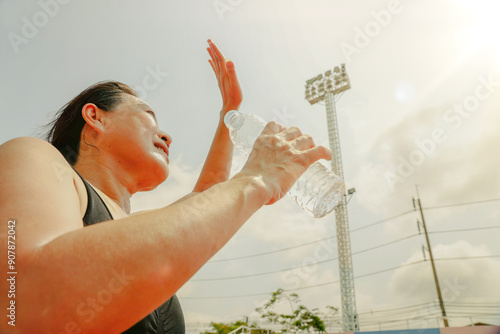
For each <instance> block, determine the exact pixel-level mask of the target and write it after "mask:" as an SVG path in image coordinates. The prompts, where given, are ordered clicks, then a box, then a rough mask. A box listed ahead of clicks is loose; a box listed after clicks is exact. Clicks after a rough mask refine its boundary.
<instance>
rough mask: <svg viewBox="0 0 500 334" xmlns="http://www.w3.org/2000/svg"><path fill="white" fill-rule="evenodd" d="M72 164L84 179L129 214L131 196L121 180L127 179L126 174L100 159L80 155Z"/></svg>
mask: <svg viewBox="0 0 500 334" xmlns="http://www.w3.org/2000/svg"><path fill="white" fill-rule="evenodd" d="M81 158H82V159H80V157H79V159H78V161H77V162H76V163H75V165H74V166H73V167H74V168H75V169H76V170H77V171H78V173H80V174H81V175H82V176H83V178H84V179H85V180H87V181H88V182H90V183H91V184H92V186H94V187H95V188H97V189H99V190H100V191H102V192H103V193H104V194H106V196H108V197H109V198H110V199H111V200H112V201H114V202H115V203H116V204H117V205H118V206H120V208H122V210H123V211H124V212H125V213H127V214H130V197H131V196H132V195H131V193H130V192H129V190H128V189H127V187H126V186H125V185H124V182H123V180H126V179H128V177H127V176H126V175H121V174H120V171H117V170H115V169H111V168H109V167H107V166H105V165H104V164H102V163H101V162H100V161H96V160H93V159H86V158H85V157H81Z"/></svg>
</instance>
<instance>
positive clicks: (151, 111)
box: [139, 102, 158, 124]
mask: <svg viewBox="0 0 500 334" xmlns="http://www.w3.org/2000/svg"><path fill="white" fill-rule="evenodd" d="M139 105H140V106H142V107H145V108H146V110H144V111H145V112H147V113H150V114H151V115H153V118H154V119H155V121H156V124H158V119H156V114H155V112H154V111H153V110H152V109H151V107H150V106H149V105H148V104H147V103H144V102H139Z"/></svg>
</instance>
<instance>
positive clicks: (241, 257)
mask: <svg viewBox="0 0 500 334" xmlns="http://www.w3.org/2000/svg"><path fill="white" fill-rule="evenodd" d="M335 237H336V236H335V235H333V236H329V237H326V238H322V239H318V240H313V241H310V242H306V243H303V244H299V245H295V246H290V247H285V248H280V249H276V250H272V251H268V252H263V253H256V254H250V255H243V256H238V257H231V258H227V259H219V260H212V261H209V262H208V263H211V262H224V261H233V260H240V259H246V258H250V257H257V256H262V255H268V254H273V253H278V252H283V251H286V250H290V249H296V248H300V247H304V246H309V245H313V244H315V243H318V242H320V241H325V240H328V239H332V238H335Z"/></svg>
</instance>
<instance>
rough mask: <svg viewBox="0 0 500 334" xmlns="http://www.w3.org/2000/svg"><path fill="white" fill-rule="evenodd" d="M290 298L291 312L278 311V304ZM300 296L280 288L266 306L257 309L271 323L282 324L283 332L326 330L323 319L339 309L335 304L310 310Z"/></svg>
mask: <svg viewBox="0 0 500 334" xmlns="http://www.w3.org/2000/svg"><path fill="white" fill-rule="evenodd" d="M284 299H286V300H288V302H289V304H290V310H291V313H279V312H277V311H276V308H277V307H276V306H277V305H278V304H280V303H281V302H283V301H284ZM299 303H300V298H299V296H298V295H297V294H296V293H292V294H290V295H287V294H285V293H284V291H283V289H278V290H277V291H276V292H273V293H272V295H271V299H270V300H269V301H268V302H267V303H265V304H264V306H262V307H259V308H257V309H256V311H257V312H259V313H260V316H261V318H264V319H266V320H267V322H269V323H273V324H279V325H281V328H282V329H281V333H297V332H304V331H307V332H310V331H314V332H325V331H326V328H325V323H324V321H323V320H322V319H321V317H323V319H324V318H325V317H327V316H332V315H334V314H336V313H337V312H338V309H337V308H335V307H333V306H327V307H326V310H325V311H323V312H320V311H319V309H317V308H315V309H312V310H309V309H308V308H307V307H306V306H304V305H300V304H299Z"/></svg>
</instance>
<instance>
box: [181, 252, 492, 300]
mask: <svg viewBox="0 0 500 334" xmlns="http://www.w3.org/2000/svg"><path fill="white" fill-rule="evenodd" d="M497 257H500V255H486V256H471V257H457V258H438V259H435V260H436V261H448V260H471V259H484V258H497ZM424 262H426V261H425V260H419V261H414V262H410V263H405V264H402V265H399V266H396V267H391V268H387V269H382V270H378V271H374V272H371V273H367V274H363V275H358V276H356V277H354V279H359V278H364V277H368V276H373V275H377V274H381V273H384V272H388V271H391V270H396V269H399V268H404V267H409V266H413V265H415V264H419V263H424ZM339 282H340V281H330V282H324V283H319V284H314V285H308V286H304V287H300V288H296V289H284V290H283V291H285V292H290V291H297V290H305V289H311V288H316V287H320V286H325V285H330V284H335V283H339ZM271 294H272V292H265V293H254V294H247V295H234V296H218V297H181V299H188V300H199V299H230V298H244V297H256V296H264V295H271Z"/></svg>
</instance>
